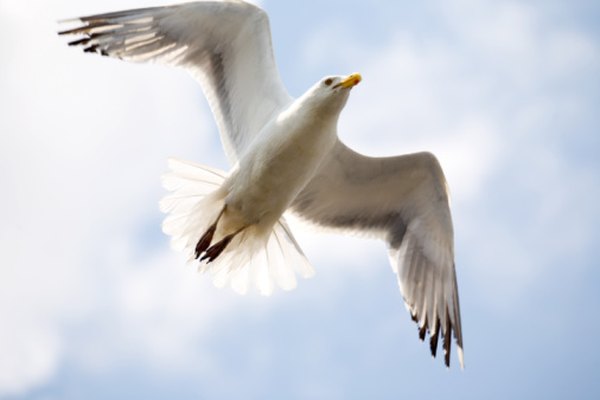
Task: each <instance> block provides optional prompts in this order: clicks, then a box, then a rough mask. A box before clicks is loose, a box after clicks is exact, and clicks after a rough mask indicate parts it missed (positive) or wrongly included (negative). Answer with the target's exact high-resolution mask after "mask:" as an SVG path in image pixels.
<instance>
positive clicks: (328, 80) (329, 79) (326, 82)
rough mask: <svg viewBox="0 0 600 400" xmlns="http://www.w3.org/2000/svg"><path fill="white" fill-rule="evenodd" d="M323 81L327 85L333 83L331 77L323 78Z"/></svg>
mask: <svg viewBox="0 0 600 400" xmlns="http://www.w3.org/2000/svg"><path fill="white" fill-rule="evenodd" d="M323 83H324V84H326V85H327V86H331V84H332V83H333V79H331V78H327V79H325V81H323Z"/></svg>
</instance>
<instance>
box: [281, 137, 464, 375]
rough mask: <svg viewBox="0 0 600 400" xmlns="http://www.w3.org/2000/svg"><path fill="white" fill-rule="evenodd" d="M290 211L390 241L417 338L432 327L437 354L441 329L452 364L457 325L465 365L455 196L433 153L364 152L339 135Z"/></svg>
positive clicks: (458, 339) (333, 225)
mask: <svg viewBox="0 0 600 400" xmlns="http://www.w3.org/2000/svg"><path fill="white" fill-rule="evenodd" d="M292 210H293V212H295V213H296V214H297V215H299V216H300V217H301V218H303V219H305V220H308V221H310V222H312V223H314V224H317V225H321V226H323V227H327V228H334V229H341V230H345V231H351V232H356V233H359V234H369V235H372V236H376V237H379V238H381V239H383V240H385V241H386V242H387V244H388V249H389V255H390V261H391V264H392V268H393V270H394V272H395V273H396V275H397V278H398V283H399V286H400V290H401V292H402V295H403V297H404V301H405V304H406V306H407V308H408V311H409V312H410V314H411V316H412V318H413V320H414V321H415V322H417V324H418V327H419V337H420V338H421V340H424V339H425V336H426V334H427V333H429V335H430V347H431V353H432V355H433V356H434V357H435V355H436V351H437V346H438V338H439V335H440V333H441V335H442V337H443V339H444V340H443V349H444V355H445V357H444V359H445V363H446V365H448V366H449V364H450V344H451V340H450V339H451V336H452V332H454V336H455V338H456V344H457V347H458V356H459V361H460V364H461V366H462V365H463V356H462V349H463V341H462V329H461V321H460V309H459V302H458V288H457V284H456V272H455V268H454V239H453V229H452V218H451V215H450V208H449V196H448V192H447V185H446V180H445V177H444V174H443V172H442V169H441V167H440V165H439V162H438V161H437V159H436V158H435V157H434V156H433V155H432V154H430V153H416V154H408V155H403V156H397V157H386V158H373V157H365V156H362V155H360V154H358V153H356V152H354V151H352V150H351V149H349V148H348V147H346V146H345V145H344V144H343V143H341V142H339V141H338V143H337V144H336V147H335V149H334V151H333V152H332V153H331V156H330V157H329V158H328V159H327V160H326V161H325V162H324V163H323V164H322V166H321V167H320V169H319V172H318V173H317V174H316V176H315V177H314V178H313V179H312V181H311V182H309V183H308V185H307V186H306V187H305V188H304V189H303V191H302V192H301V193H300V194H299V195H298V197H297V198H296V200H295V202H294V204H293V206H292Z"/></svg>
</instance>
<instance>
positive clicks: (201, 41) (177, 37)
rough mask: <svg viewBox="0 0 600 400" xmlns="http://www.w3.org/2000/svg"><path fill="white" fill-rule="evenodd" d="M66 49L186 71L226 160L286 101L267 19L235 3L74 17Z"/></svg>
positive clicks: (260, 12) (257, 10) (236, 154)
mask: <svg viewBox="0 0 600 400" xmlns="http://www.w3.org/2000/svg"><path fill="white" fill-rule="evenodd" d="M75 22H77V23H78V25H77V26H76V27H75V28H72V29H68V30H65V31H62V32H60V33H59V34H61V35H77V36H78V38H77V39H75V40H73V41H71V42H70V43H69V44H70V45H73V46H82V47H83V50H84V51H85V52H94V53H98V54H101V55H104V56H110V57H116V58H120V59H124V60H128V61H134V62H146V61H154V62H159V63H163V64H168V65H173V66H179V67H183V68H185V69H187V70H188V71H189V72H190V73H191V74H192V75H193V76H194V77H195V78H196V79H197V80H198V81H199V82H200V84H201V86H202V89H203V90H204V93H205V95H206V97H207V99H208V101H209V104H210V106H211V109H212V111H213V113H214V115H215V119H216V121H217V125H218V126H219V130H220V132H221V139H222V140H223V143H224V146H225V151H226V153H227V155H228V157H229V158H230V160H231V161H235V160H236V159H238V158H239V157H240V155H241V154H242V153H243V152H244V150H245V149H246V147H247V146H248V144H249V143H250V141H251V140H252V138H253V137H254V136H255V135H256V134H257V133H258V131H259V130H260V129H261V128H262V127H263V125H264V124H265V123H266V122H267V121H269V120H270V119H271V117H272V116H273V115H274V114H275V113H276V112H277V111H278V110H280V109H282V108H283V107H284V106H285V105H286V104H288V103H289V102H290V101H291V98H290V96H289V95H288V93H287V91H286V89H285V87H284V86H283V84H282V82H281V79H280V76H279V73H278V71H277V68H276V65H275V60H274V57H273V49H272V45H271V33H270V28H269V20H268V17H267V14H266V13H265V12H264V11H263V10H261V9H260V8H258V7H256V6H253V5H251V4H248V3H244V2H241V1H199V2H193V3H186V4H181V5H175V6H167V7H152V8H141V9H136V10H126V11H119V12H112V13H106V14H99V15H92V16H87V17H81V18H78V19H76V20H75Z"/></svg>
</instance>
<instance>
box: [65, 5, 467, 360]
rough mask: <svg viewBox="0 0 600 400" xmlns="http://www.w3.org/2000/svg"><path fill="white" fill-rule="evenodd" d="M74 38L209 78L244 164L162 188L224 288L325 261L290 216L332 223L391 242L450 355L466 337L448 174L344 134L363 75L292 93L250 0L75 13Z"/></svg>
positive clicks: (428, 328)
mask: <svg viewBox="0 0 600 400" xmlns="http://www.w3.org/2000/svg"><path fill="white" fill-rule="evenodd" d="M69 22H70V23H75V24H77V25H76V26H75V27H73V28H70V29H67V30H64V31H62V32H59V34H60V35H74V36H76V38H75V40H72V41H71V42H69V45H71V46H80V47H83V51H84V52H88V53H98V54H101V55H103V56H108V57H115V58H119V59H123V60H127V61H133V62H157V63H162V64H166V65H170V66H176V67H181V68H183V69H185V70H187V71H188V72H189V73H191V75H192V76H193V77H194V78H195V79H196V80H197V81H198V82H199V83H200V86H201V87H202V90H203V92H204V94H205V96H206V98H207V99H208V103H209V105H210V108H211V110H212V112H213V114H214V117H215V119H216V122H217V125H218V129H219V132H220V135H221V140H222V143H223V147H224V149H225V153H226V155H227V157H228V159H229V160H230V161H231V163H232V165H233V167H232V169H231V170H230V171H229V172H228V173H226V172H223V171H219V170H217V169H213V168H210V167H207V166H203V165H200V164H196V163H193V162H189V161H182V160H177V159H170V160H169V168H170V171H169V172H168V173H167V174H165V175H164V176H163V185H164V186H165V188H166V189H167V190H168V191H170V192H172V193H171V194H170V195H168V196H167V197H165V198H164V199H163V200H162V201H161V203H160V207H161V210H163V211H164V212H166V213H168V214H169V215H168V216H167V218H166V219H165V221H164V223H163V230H164V232H165V233H167V234H168V235H171V243H172V245H173V247H174V248H175V249H178V250H182V251H185V252H186V253H187V254H188V256H189V258H190V260H191V261H193V262H197V263H198V265H199V270H200V271H202V272H207V273H209V274H211V275H212V276H213V282H214V283H215V285H217V286H219V287H222V286H226V285H228V284H229V285H230V286H231V287H232V288H233V289H234V290H236V291H238V292H240V293H245V292H246V291H247V290H248V288H249V287H250V286H254V287H256V288H257V289H258V290H259V292H260V293H262V294H265V295H268V294H270V293H271V292H272V290H273V287H274V286H275V285H277V286H279V287H281V288H282V289H284V290H291V289H293V288H294V287H296V284H297V283H296V274H299V275H301V276H303V277H310V276H312V275H313V274H314V269H313V268H312V266H311V265H310V263H309V262H308V260H307V259H306V256H305V255H304V253H303V252H302V250H301V248H300V246H299V245H298V242H297V241H296V240H295V239H294V236H293V235H292V233H291V231H290V228H289V226H288V224H287V223H286V220H285V216H284V214H285V213H292V214H294V215H295V216H297V217H298V218H299V219H301V220H303V221H305V222H307V223H310V224H312V225H317V226H320V227H323V228H326V229H332V230H336V231H340V232H342V233H355V234H360V235H361V236H365V235H368V236H371V237H376V238H380V239H381V240H384V241H385V242H386V243H387V247H388V254H389V259H390V263H391V266H392V269H393V271H394V273H395V275H396V277H397V280H398V284H399V287H400V291H401V293H402V296H403V299H404V303H405V306H406V308H407V309H408V311H409V313H410V315H411V317H412V319H413V321H415V322H416V323H417V326H418V335H419V338H420V339H421V340H422V341H423V340H425V337H426V336H427V335H429V343H430V350H431V354H432V356H433V357H435V356H436V352H437V348H438V338H439V337H440V335H441V336H442V338H443V346H442V347H443V350H444V362H445V364H446V366H447V367H449V366H450V348H451V337H452V335H453V334H454V337H455V343H456V347H457V354H458V359H459V363H460V366H461V368H464V361H463V339H462V329H461V319H460V308H459V301H458V288H457V282H456V272H455V264H454V238H453V236H454V234H453V227H452V218H451V214H450V207H449V192H448V186H447V183H446V179H445V177H444V173H443V171H442V168H441V167H440V164H439V162H438V160H437V159H436V157H435V156H434V155H433V154H431V153H429V152H421V153H415V154H406V155H399V156H394V157H383V158H376V157H368V156H364V155H361V154H359V153H357V152H355V151H354V150H352V149H350V148H349V147H347V146H346V145H345V144H344V143H342V142H341V141H340V140H339V138H338V135H337V123H338V119H339V116H340V113H341V111H342V109H343V108H344V106H345V104H346V102H347V100H348V97H349V94H350V92H351V90H352V88H354V87H355V86H356V85H357V84H359V82H361V80H362V77H361V75H360V74H358V73H353V74H350V75H344V76H342V75H331V76H326V77H323V78H322V79H320V80H319V81H317V82H316V83H315V84H314V85H313V86H312V87H310V88H309V89H308V90H307V91H306V92H305V93H304V94H303V95H302V96H300V97H298V98H292V97H291V96H290V95H289V94H288V92H287V90H286V88H285V86H284V85H283V83H282V81H281V78H280V76H279V73H278V71H277V67H276V64H275V59H274V56H273V49H272V44H271V33H270V27H269V19H268V16H267V14H266V12H265V11H264V10H262V9H261V8H259V7H257V6H255V5H252V4H249V3H246V2H244V1H241V0H222V1H196V2H191V3H185V4H180V5H172V6H164V7H151V8H141V9H134V10H126V11H118V12H111V13H106V14H99V15H92V16H87V17H81V18H77V19H74V20H70V21H69Z"/></svg>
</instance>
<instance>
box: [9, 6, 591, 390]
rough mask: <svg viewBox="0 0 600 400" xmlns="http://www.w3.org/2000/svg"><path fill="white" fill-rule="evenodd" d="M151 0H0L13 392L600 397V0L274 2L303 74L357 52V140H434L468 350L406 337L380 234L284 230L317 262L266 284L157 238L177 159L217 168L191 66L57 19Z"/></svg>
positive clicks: (291, 68)
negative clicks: (434, 356) (446, 195)
mask: <svg viewBox="0 0 600 400" xmlns="http://www.w3.org/2000/svg"><path fill="white" fill-rule="evenodd" d="M159 4H161V2H160V1H148V0H126V1H117V0H107V1H103V2H98V1H92V0H79V1H74V0H57V1H53V2H44V1H38V0H36V1H21V0H0V54H2V62H0V110H1V114H0V184H1V185H2V193H3V195H2V196H1V197H0V221H2V223H1V224H0V246H1V254H2V261H1V262H0V398H2V399H80V398H87V399H106V398H112V399H130V398H146V399H161V398H180V399H192V398H194V399H202V398H207V399H230V398H242V397H243V398H249V399H254V398H256V399H258V398H261V399H281V398H286V399H313V398H314V399H325V398H326V399H364V398H367V397H371V396H375V397H377V398H381V399H388V398H389V399H391V398H403V397H404V398H407V397H414V396H417V395H419V396H421V397H423V398H433V397H434V396H445V397H450V398H464V399H482V398H486V399H506V398H530V397H535V398H566V397H567V396H568V397H569V398H597V397H598V396H600V376H599V371H600V351H599V350H598V346H597V344H596V343H595V340H596V339H597V338H598V337H599V336H600V317H599V315H600V314H599V313H598V310H599V308H600V294H599V292H598V284H599V283H600V272H599V270H598V256H597V255H598V252H599V249H600V243H599V239H598V238H599V237H600V207H599V206H598V199H599V197H600V159H599V158H598V152H599V150H600V132H599V128H600V113H599V112H598V104H600V26H599V25H598V21H599V20H600V5H598V3H597V2H594V1H584V0H581V1H559V0H546V1H541V0H540V1H535V0H531V1H505V0H497V1H474V0H473V1H471V0H450V1H447V0H445V1H441V0H437V1H436V0H430V1H422V2H401V1H391V0H390V1H385V0H378V1H372V2H364V1H361V2H358V1H318V2H317V1H309V2H284V1H269V0H265V1H263V2H262V5H263V7H264V8H265V9H266V10H267V11H268V13H269V15H270V17H271V25H272V31H273V37H274V39H273V41H274V46H275V55H276V59H277V62H278V65H279V67H280V71H281V74H282V76H283V80H284V82H285V83H286V85H287V87H288V89H289V91H290V93H291V94H293V95H300V94H301V93H302V92H303V91H304V89H305V88H307V87H309V86H310V85H312V84H313V83H314V82H315V81H316V80H318V79H320V78H321V77H322V76H325V75H328V74H345V73H349V72H354V71H359V72H361V73H362V74H363V78H364V81H363V82H362V83H361V85H359V86H358V87H357V88H356V89H355V90H353V93H352V96H351V99H350V101H349V103H348V105H347V107H346V109H345V111H344V113H343V115H342V117H341V121H340V136H341V137H342V139H343V140H344V141H345V142H347V143H348V144H349V145H350V146H352V147H353V148H355V149H357V150H359V151H361V152H364V153H367V154H370V155H391V154H399V153H405V152H412V151H418V150H430V151H433V152H434V153H435V154H436V155H437V156H438V157H439V159H440V161H441V163H442V166H443V167H444V169H445V171H446V174H447V178H448V181H449V184H450V187H451V191H452V195H453V197H452V200H453V202H452V211H453V216H454V223H455V235H456V264H457V274H458V279H459V289H460V300H461V309H462V317H463V330H464V339H465V362H466V369H465V371H463V372H461V371H460V370H459V369H458V368H457V367H456V366H457V363H456V359H453V363H454V367H453V368H452V369H451V370H449V371H448V370H446V369H445V368H444V367H443V364H442V362H441V360H435V361H432V360H431V357H430V356H429V354H428V347H427V345H426V344H422V343H420V342H419V341H418V340H417V330H416V328H415V326H414V324H413V323H412V322H411V321H410V319H409V316H408V314H407V312H406V311H405V309H404V306H403V305H402V301H401V296H400V294H399V292H398V290H397V284H396V282H395V279H394V276H393V274H392V272H391V270H390V268H389V265H388V261H387V256H386V252H385V247H384V245H383V243H379V242H376V241H369V240H361V239H353V238H345V237H340V236H335V235H329V234H327V235H325V234H318V235H317V234H315V233H314V232H310V231H306V230H303V229H299V228H296V229H295V232H296V233H297V237H298V240H299V242H300V244H301V245H302V246H303V248H304V249H305V251H306V253H307V255H308V256H309V258H310V259H311V261H312V262H313V264H314V266H315V268H316V269H317V275H316V276H315V277H314V278H313V279H310V280H305V281H301V282H300V283H299V286H298V288H297V289H296V290H295V291H293V292H289V293H282V292H277V293H275V294H274V295H273V296H272V297H271V298H263V297H260V296H259V295H255V294H252V295H248V296H245V297H240V296H238V295H236V294H234V293H233V292H232V291H230V290H218V289H216V288H214V287H212V286H211V284H210V283H209V280H208V279H207V278H206V277H203V276H202V275H199V274H196V273H195V271H194V269H193V268H191V267H189V266H186V265H185V263H184V260H183V258H182V256H181V255H179V254H177V253H174V252H172V251H171V250H170V249H169V246H168V239H167V237H165V236H164V235H163V234H162V233H161V231H160V223H161V220H162V218H163V215H161V213H160V212H159V210H158V205H157V203H158V201H159V199H160V198H161V197H162V196H163V195H164V194H165V193H164V191H163V189H162V188H161V186H160V181H159V175H160V174H161V173H162V172H164V170H165V169H166V158H167V157H169V156H178V157H180V158H184V159H189V160H194V161H196V162H201V163H204V164H208V165H213V166H216V167H219V168H222V169H227V162H226V160H225V158H224V155H223V153H222V150H221V146H220V143H219V139H218V135H217V133H216V128H215V124H214V122H213V120H212V116H211V114H210V112H209V110H208V108H207V106H206V102H205V100H204V98H203V97H202V93H201V91H200V89H199V87H198V86H197V85H195V83H194V82H193V81H192V80H191V78H189V77H188V76H187V75H186V74H185V73H184V72H182V71H177V70H172V69H168V68H165V67H161V66H155V65H133V64H127V63H123V62H119V61H116V60H111V59H106V58H101V57H97V56H91V55H84V54H82V53H81V52H80V51H78V50H75V49H72V48H68V47H67V46H65V40H63V38H59V37H57V36H56V35H55V31H56V30H57V29H58V28H59V27H58V26H57V25H56V23H55V21H56V20H58V19H61V18H67V17H72V16H78V15H86V14H92V13H96V12H104V11H112V10H119V9H125V8H133V7H142V6H148V5H159ZM162 4H164V3H162ZM453 350H454V349H453Z"/></svg>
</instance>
